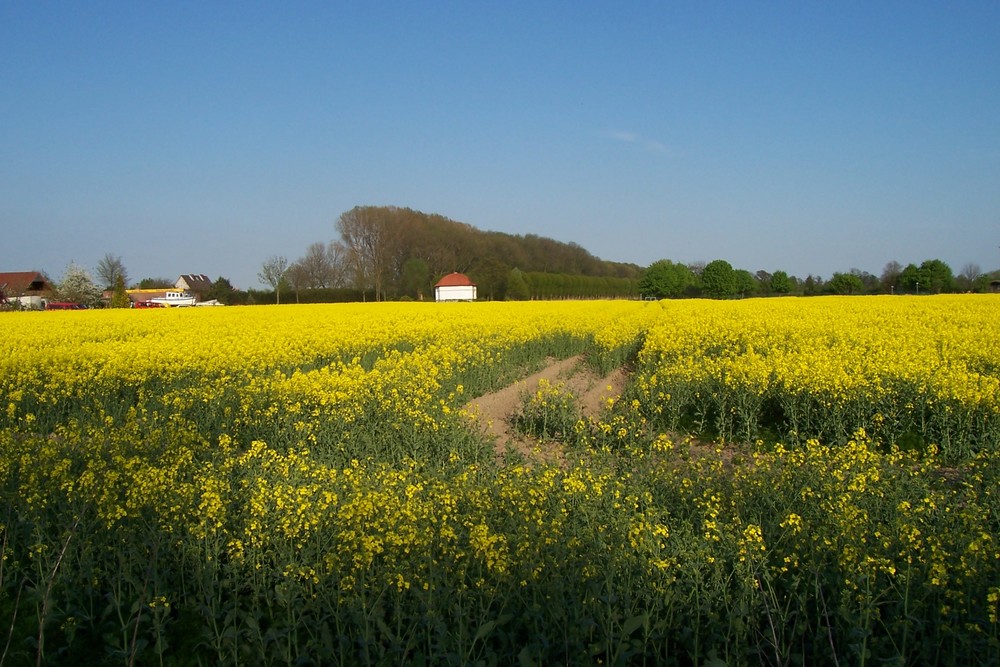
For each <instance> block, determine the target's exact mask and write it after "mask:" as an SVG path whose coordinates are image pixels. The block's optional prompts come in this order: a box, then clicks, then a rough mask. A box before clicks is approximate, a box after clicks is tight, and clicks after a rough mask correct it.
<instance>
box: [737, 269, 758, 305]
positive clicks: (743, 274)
mask: <svg viewBox="0 0 1000 667" xmlns="http://www.w3.org/2000/svg"><path fill="white" fill-rule="evenodd" d="M735 275H736V292H735V293H736V294H739V295H740V297H741V298H742V297H748V296H753V295H754V294H756V293H757V281H756V280H755V279H754V277H753V274H752V273H750V272H749V271H747V270H746V269H736V271H735Z"/></svg>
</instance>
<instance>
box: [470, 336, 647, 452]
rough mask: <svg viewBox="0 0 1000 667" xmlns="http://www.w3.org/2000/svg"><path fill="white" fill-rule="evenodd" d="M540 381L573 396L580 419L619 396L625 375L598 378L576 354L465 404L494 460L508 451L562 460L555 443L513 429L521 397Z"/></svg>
mask: <svg viewBox="0 0 1000 667" xmlns="http://www.w3.org/2000/svg"><path fill="white" fill-rule="evenodd" d="M543 380H545V381H548V382H549V383H551V384H558V383H560V382H561V383H563V384H564V387H565V389H566V390H567V391H568V392H570V393H571V394H572V395H573V396H575V397H576V400H577V404H578V405H579V406H580V409H581V410H582V411H583V415H584V417H597V416H598V415H600V414H601V411H602V410H603V409H604V407H605V406H606V405H607V402H608V399H612V398H613V399H616V400H617V398H618V397H619V396H621V393H622V391H623V390H624V388H625V383H626V382H627V380H628V373H627V372H626V371H625V370H624V369H622V368H618V369H615V370H614V371H613V372H611V373H610V374H609V375H607V376H606V377H603V378H602V377H600V376H598V375H597V373H596V372H594V370H593V369H592V368H590V367H589V366H588V365H587V364H586V363H584V359H583V357H582V356H579V355H578V356H575V357H570V358H568V359H563V360H561V361H557V360H552V361H551V362H550V363H549V364H548V365H546V366H545V368H543V369H542V370H540V371H538V372H537V373H534V374H532V375H529V376H528V377H526V378H524V379H522V380H519V381H517V382H515V383H514V384H511V385H508V386H507V387H504V388H503V389H500V390H499V391H495V392H492V393H490V394H484V395H483V396H480V397H478V398H475V399H473V400H471V401H469V402H468V403H467V404H466V405H465V407H464V408H463V409H464V411H465V413H466V414H468V415H469V416H470V418H471V419H473V420H474V421H475V422H476V423H477V424H478V425H479V427H480V428H481V429H482V431H483V433H485V434H486V435H487V436H489V437H490V438H492V439H493V440H494V442H495V448H496V455H497V457H498V458H500V459H502V458H503V457H504V456H505V455H506V453H507V452H508V451H509V450H512V451H516V452H518V453H520V454H521V455H523V456H525V457H526V458H541V459H542V460H545V461H549V462H559V461H562V460H563V458H564V452H563V449H562V446H561V445H560V444H559V443H556V442H539V441H537V440H535V439H534V438H531V437H529V436H525V435H522V434H520V433H518V432H517V430H516V429H515V428H514V420H515V419H516V417H517V415H518V413H519V412H520V410H521V405H522V403H523V400H524V397H525V396H527V395H529V394H532V393H534V392H535V391H537V390H538V387H539V383H540V382H541V381H543Z"/></svg>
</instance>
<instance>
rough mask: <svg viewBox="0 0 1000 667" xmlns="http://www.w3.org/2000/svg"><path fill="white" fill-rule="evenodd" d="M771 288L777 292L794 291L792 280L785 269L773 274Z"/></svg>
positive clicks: (786, 292)
mask: <svg viewBox="0 0 1000 667" xmlns="http://www.w3.org/2000/svg"><path fill="white" fill-rule="evenodd" d="M770 290H771V291H772V292H774V293H775V294H788V293H789V292H791V291H792V281H791V279H790V278H789V277H788V274H787V273H785V272H784V271H775V272H774V273H772V274H771V282H770Z"/></svg>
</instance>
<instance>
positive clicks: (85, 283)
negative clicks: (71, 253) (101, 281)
mask: <svg viewBox="0 0 1000 667" xmlns="http://www.w3.org/2000/svg"><path fill="white" fill-rule="evenodd" d="M56 295H57V297H58V298H59V299H60V300H61V301H72V302H74V303H82V304H84V305H86V306H95V305H97V302H98V301H99V300H100V298H101V288H99V287H98V286H97V285H95V284H94V279H93V278H92V277H91V275H90V272H89V271H87V269H85V268H83V267H82V266H80V265H78V264H75V263H73V262H70V264H69V265H68V266H67V267H66V271H65V272H64V273H63V277H62V280H60V281H59V283H58V286H57V288H56Z"/></svg>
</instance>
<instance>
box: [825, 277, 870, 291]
mask: <svg viewBox="0 0 1000 667" xmlns="http://www.w3.org/2000/svg"><path fill="white" fill-rule="evenodd" d="M829 287H830V290H831V291H832V292H833V293H834V294H862V293H863V292H864V290H865V285H864V283H862V282H861V278H859V277H858V276H856V275H854V274H853V273H834V274H833V278H831V279H830V284H829Z"/></svg>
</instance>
